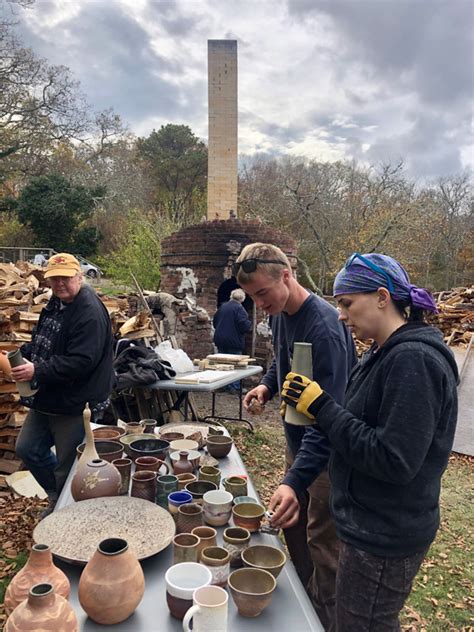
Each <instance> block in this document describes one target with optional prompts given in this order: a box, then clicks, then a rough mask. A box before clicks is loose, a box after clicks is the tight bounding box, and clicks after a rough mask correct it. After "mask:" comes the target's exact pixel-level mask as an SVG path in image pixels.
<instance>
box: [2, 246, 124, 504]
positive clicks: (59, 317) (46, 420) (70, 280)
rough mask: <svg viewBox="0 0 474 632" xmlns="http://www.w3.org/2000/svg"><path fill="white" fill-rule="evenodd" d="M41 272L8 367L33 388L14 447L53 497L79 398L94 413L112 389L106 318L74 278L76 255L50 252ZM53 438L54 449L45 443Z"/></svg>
mask: <svg viewBox="0 0 474 632" xmlns="http://www.w3.org/2000/svg"><path fill="white" fill-rule="evenodd" d="M45 278H46V279H48V280H49V282H50V284H51V289H52V291H53V296H52V298H51V299H50V301H49V302H48V304H47V305H46V306H45V308H44V309H43V311H42V312H41V315H40V318H39V321H38V326H37V327H36V329H35V332H34V334H33V338H32V341H31V342H30V343H28V344H26V345H23V347H22V348H21V353H22V355H23V357H24V358H25V360H26V364H23V365H21V366H18V367H15V368H14V369H12V374H13V377H14V379H15V380H16V381H19V382H22V381H28V382H31V383H32V385H33V386H34V388H37V389H38V391H37V392H36V394H35V395H34V396H32V397H29V398H27V399H25V400H24V403H25V405H26V406H28V407H29V408H30V412H29V413H28V416H27V418H26V420H25V423H24V425H23V427H22V429H21V432H20V435H19V437H18V440H17V444H16V453H17V455H18V456H19V457H20V458H21V459H22V461H23V462H24V463H25V465H26V466H27V467H28V468H29V470H30V471H31V473H32V474H33V476H34V477H35V478H36V480H37V481H38V483H39V484H40V485H41V486H42V487H43V488H44V490H45V491H46V493H47V494H48V498H49V507H48V509H47V510H46V512H45V513H46V514H47V513H50V512H51V511H52V510H53V509H54V505H55V504H56V501H57V499H58V496H59V494H60V493H61V490H62V488H63V485H64V483H65V481H66V478H67V475H68V472H69V470H70V468H71V465H72V463H73V462H74V457H75V451H76V446H77V445H78V444H79V443H81V441H82V439H83V436H84V427H83V423H82V411H83V409H84V406H85V404H86V402H89V405H90V407H91V409H92V411H93V419H94V418H96V419H97V418H98V417H99V416H100V413H101V411H102V410H103V409H104V408H105V405H106V402H107V398H108V396H109V394H110V392H111V390H112V385H113V375H114V374H113V369H112V342H113V340H112V331H111V325H110V318H109V315H108V313H107V310H106V309H105V307H104V305H103V304H102V302H101V301H100V300H99V298H98V297H97V295H96V293H95V292H94V290H93V289H92V288H90V287H89V286H86V285H82V273H81V268H80V265H79V261H78V260H77V259H76V258H75V257H73V256H72V255H70V254H68V253H65V252H63V253H59V254H57V255H54V256H52V257H51V258H50V260H49V262H48V267H47V269H46V273H45ZM53 445H54V446H55V454H54V453H53V452H52V451H51V448H52V446H53Z"/></svg>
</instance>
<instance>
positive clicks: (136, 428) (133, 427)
mask: <svg viewBox="0 0 474 632" xmlns="http://www.w3.org/2000/svg"><path fill="white" fill-rule="evenodd" d="M125 429H126V431H127V434H128V435H129V434H142V432H143V424H142V422H141V421H130V422H129V423H127V424H125Z"/></svg>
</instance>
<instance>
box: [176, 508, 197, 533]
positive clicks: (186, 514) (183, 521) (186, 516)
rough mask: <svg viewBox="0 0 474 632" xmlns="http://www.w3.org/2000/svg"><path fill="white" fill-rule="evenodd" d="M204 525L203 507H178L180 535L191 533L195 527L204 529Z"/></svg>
mask: <svg viewBox="0 0 474 632" xmlns="http://www.w3.org/2000/svg"><path fill="white" fill-rule="evenodd" d="M203 524H204V518H203V512H202V506H201V505H198V504H197V503H188V504H185V505H181V506H180V507H178V514H177V516H176V531H177V532H178V533H191V531H192V530H193V529H194V527H202V525H203Z"/></svg>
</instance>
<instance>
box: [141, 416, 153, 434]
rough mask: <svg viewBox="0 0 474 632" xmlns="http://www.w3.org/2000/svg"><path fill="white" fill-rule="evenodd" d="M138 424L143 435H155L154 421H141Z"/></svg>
mask: <svg viewBox="0 0 474 632" xmlns="http://www.w3.org/2000/svg"><path fill="white" fill-rule="evenodd" d="M140 423H141V424H142V425H143V432H144V433H145V434H152V435H154V434H155V428H156V419H142V420H141V421H140Z"/></svg>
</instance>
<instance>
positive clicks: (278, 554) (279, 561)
mask: <svg viewBox="0 0 474 632" xmlns="http://www.w3.org/2000/svg"><path fill="white" fill-rule="evenodd" d="M242 562H243V563H244V566H248V567H249V568H263V570H264V571H268V572H269V573H271V574H272V575H273V577H274V578H275V579H276V578H277V577H278V575H279V574H280V573H281V571H282V568H283V567H284V566H285V562H286V555H285V553H284V552H283V551H282V550H281V549H277V548H276V547H274V546H265V545H263V544H258V545H257V546H249V547H248V548H247V549H245V551H243V552H242Z"/></svg>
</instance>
